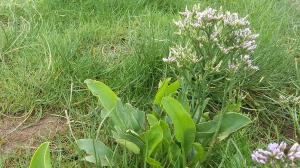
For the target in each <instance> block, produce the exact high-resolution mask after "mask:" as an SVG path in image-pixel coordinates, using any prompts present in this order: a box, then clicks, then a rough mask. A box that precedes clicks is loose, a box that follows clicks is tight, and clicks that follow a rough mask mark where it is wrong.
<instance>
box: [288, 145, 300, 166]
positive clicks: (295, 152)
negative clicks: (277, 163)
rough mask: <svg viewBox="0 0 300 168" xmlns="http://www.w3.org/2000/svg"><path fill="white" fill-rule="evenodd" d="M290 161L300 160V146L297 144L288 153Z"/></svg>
mask: <svg viewBox="0 0 300 168" xmlns="http://www.w3.org/2000/svg"><path fill="white" fill-rule="evenodd" d="M288 159H289V160H291V161H292V162H294V161H295V160H300V145H299V144H298V143H295V144H294V145H293V146H292V147H291V148H290V150H289V152H288Z"/></svg>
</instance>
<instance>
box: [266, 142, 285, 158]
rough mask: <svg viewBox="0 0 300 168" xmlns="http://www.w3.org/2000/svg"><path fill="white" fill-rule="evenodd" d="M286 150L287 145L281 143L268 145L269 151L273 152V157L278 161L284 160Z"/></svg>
mask: <svg viewBox="0 0 300 168" xmlns="http://www.w3.org/2000/svg"><path fill="white" fill-rule="evenodd" d="M285 148H286V143H285V142H281V143H280V144H278V143H270V144H269V145H268V150H269V151H270V152H271V155H270V156H272V157H274V158H275V159H277V160H281V159H283V158H284V155H285V154H284V150H285Z"/></svg>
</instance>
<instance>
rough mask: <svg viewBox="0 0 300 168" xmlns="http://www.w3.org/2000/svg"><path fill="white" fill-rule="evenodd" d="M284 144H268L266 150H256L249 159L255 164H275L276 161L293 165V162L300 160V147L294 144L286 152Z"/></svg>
mask: <svg viewBox="0 0 300 168" xmlns="http://www.w3.org/2000/svg"><path fill="white" fill-rule="evenodd" d="M286 149H287V144H286V143H285V142H281V143H280V144H278V143H270V144H269V145H268V148H267V149H266V150H263V149H257V150H255V151H253V153H252V155H251V157H252V160H253V161H254V162H255V163H257V164H263V165H264V164H276V163H277V161H279V162H281V163H285V164H290V165H295V161H297V160H300V145H299V144H298V143H295V144H294V145H293V146H292V147H291V148H290V149H289V150H288V152H287V154H286V153H285V150H286Z"/></svg>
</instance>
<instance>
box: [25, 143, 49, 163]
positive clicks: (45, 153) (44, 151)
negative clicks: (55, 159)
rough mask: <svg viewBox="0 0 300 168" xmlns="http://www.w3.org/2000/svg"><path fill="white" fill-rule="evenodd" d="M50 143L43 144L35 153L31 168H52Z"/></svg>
mask: <svg viewBox="0 0 300 168" xmlns="http://www.w3.org/2000/svg"><path fill="white" fill-rule="evenodd" d="M49 144H50V143H49V142H44V143H42V144H41V145H40V146H39V147H38V149H37V150H36V151H35V153H34V155H33V157H32V159H31V162H30V165H29V168H51V167H52V165H51V158H50V150H49Z"/></svg>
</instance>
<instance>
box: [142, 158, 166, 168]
mask: <svg viewBox="0 0 300 168" xmlns="http://www.w3.org/2000/svg"><path fill="white" fill-rule="evenodd" d="M146 161H147V163H148V164H149V165H151V167H154V168H162V166H161V164H160V162H159V161H157V160H155V159H152V158H150V157H148V158H147V160H146Z"/></svg>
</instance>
